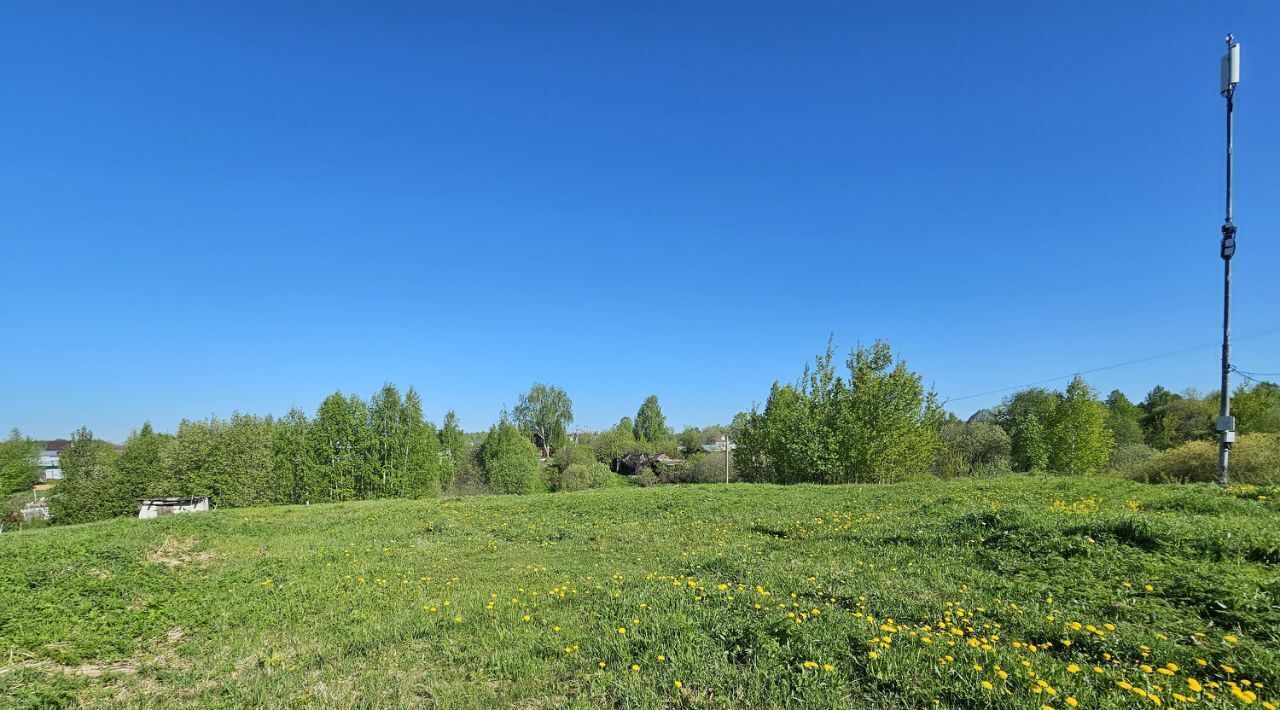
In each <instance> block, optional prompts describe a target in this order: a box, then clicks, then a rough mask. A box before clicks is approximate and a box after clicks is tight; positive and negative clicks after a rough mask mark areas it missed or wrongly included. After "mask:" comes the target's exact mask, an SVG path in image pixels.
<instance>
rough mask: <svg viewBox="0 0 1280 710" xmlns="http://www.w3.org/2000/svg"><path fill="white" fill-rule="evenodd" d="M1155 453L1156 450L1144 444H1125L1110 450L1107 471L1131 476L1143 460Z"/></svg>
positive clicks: (1126, 476)
mask: <svg viewBox="0 0 1280 710" xmlns="http://www.w3.org/2000/svg"><path fill="white" fill-rule="evenodd" d="M1155 455H1156V450H1155V449H1153V448H1151V447H1150V446H1147V445H1146V444H1141V443H1139V444H1125V445H1124V446H1121V447H1120V448H1118V449H1116V450H1115V451H1113V452H1111V463H1110V464H1109V466H1108V468H1109V472H1110V473H1111V474H1113V475H1117V476H1121V477H1123V478H1132V477H1133V475H1134V473H1135V471H1136V470H1137V468H1138V467H1139V466H1141V465H1142V464H1143V463H1144V462H1146V461H1147V460H1149V459H1150V458H1152V457H1153V456H1155Z"/></svg>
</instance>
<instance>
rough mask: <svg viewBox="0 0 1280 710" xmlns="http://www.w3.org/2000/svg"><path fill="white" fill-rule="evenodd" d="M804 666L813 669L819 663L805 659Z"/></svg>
mask: <svg viewBox="0 0 1280 710" xmlns="http://www.w3.org/2000/svg"><path fill="white" fill-rule="evenodd" d="M804 667H805V668H808V669H809V670H813V669H815V668H817V667H818V664H817V662H815V661H805V662H804Z"/></svg>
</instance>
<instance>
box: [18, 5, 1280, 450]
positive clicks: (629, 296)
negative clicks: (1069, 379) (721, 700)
mask: <svg viewBox="0 0 1280 710" xmlns="http://www.w3.org/2000/svg"><path fill="white" fill-rule="evenodd" d="M482 6H483V7H482ZM5 16H6V17H5V22H4V23H2V24H0V61H2V62H3V66H4V71H3V73H2V75H0V84H2V85H3V93H4V99H5V101H4V105H5V108H4V110H3V111H0V195H2V197H0V247H2V251H0V253H3V254H4V260H3V263H4V278H3V281H2V283H3V289H4V290H3V295H4V302H5V303H6V305H7V308H6V309H5V310H6V312H7V315H8V318H7V319H6V320H7V321H8V323H9V327H8V328H6V331H7V335H6V338H5V339H4V345H3V347H2V348H0V425H3V426H5V427H8V426H18V427H21V428H22V429H23V430H24V431H26V432H28V433H30V434H31V435H33V436H40V437H54V436H65V435H66V434H67V433H69V432H70V431H71V430H72V429H73V428H74V427H77V426H79V425H81V424H84V425H88V426H90V427H91V428H93V429H94V430H95V431H96V432H97V433H98V434H99V435H101V436H105V437H107V438H111V439H117V440H118V439H122V438H123V437H124V436H125V435H126V434H127V433H128V432H129V430H130V429H132V428H135V427H137V426H138V425H140V424H141V423H142V422H143V421H144V420H148V419H149V420H151V421H152V422H154V423H155V424H156V425H157V426H158V427H160V428H163V429H172V428H173V427H175V426H176V424H177V422H178V421H179V420H180V419H182V418H184V417H187V418H199V417H204V416H208V415H210V414H219V415H227V414H230V413H231V412H232V411H235V410H239V411H245V412H256V413H267V412H272V413H277V414H279V413H283V412H284V411H286V410H287V409H288V408H289V407H291V406H295V405H296V406H301V407H303V408H304V409H306V410H308V411H313V410H314V408H315V406H316V405H317V404H318V403H319V401H320V400H321V399H322V398H323V397H324V396H325V395H326V394H327V393H329V392H331V391H333V390H334V389H335V388H341V389H342V390H344V391H355V392H358V393H360V394H362V395H366V396H367V395H369V394H371V393H372V392H373V391H375V390H376V388H378V387H379V386H380V385H381V384H382V383H383V381H384V380H391V381H394V382H396V383H397V384H399V385H401V386H402V387H403V386H408V385H415V386H416V387H417V388H418V389H419V390H420V391H421V392H422V393H423V395H424V398H425V400H426V404H427V408H428V413H429V415H430V416H431V417H432V418H433V419H436V420H437V421H438V420H439V418H440V417H441V416H442V415H443V413H444V411H445V410H447V409H450V408H452V409H456V410H457V411H458V413H459V415H460V417H461V419H462V423H463V425H464V426H465V427H466V428H468V429H481V428H484V427H487V426H488V425H489V424H490V423H491V422H492V421H494V420H495V419H496V417H497V414H498V412H499V410H500V408H502V407H503V406H504V405H507V406H510V405H513V404H514V403H515V401H516V398H517V396H518V395H519V393H520V392H521V391H523V390H524V389H525V388H527V387H528V385H529V384H531V383H533V382H535V381H546V382H551V383H555V384H559V385H561V386H563V387H565V388H566V389H567V390H568V391H569V393H570V395H571V396H572V397H573V400H574V403H575V410H576V413H577V415H578V416H577V424H579V425H582V426H585V427H601V426H607V425H608V424H610V423H612V422H615V421H617V419H618V418H619V417H621V416H623V415H633V414H634V413H635V410H636V408H637V407H638V406H639V405H640V402H641V400H642V399H643V398H644V397H645V396H646V395H648V394H650V393H656V394H657V395H659V397H660V398H661V401H662V404H663V407H664V410H665V411H666V414H667V416H668V420H669V421H670V423H671V424H672V425H675V426H680V425H684V424H707V423H711V422H717V421H721V422H723V421H727V420H728V419H730V418H731V417H732V415H733V414H734V413H735V412H737V411H739V410H742V409H746V408H749V407H750V406H751V405H752V403H753V402H758V401H761V400H763V399H764V398H765V396H766V395H767V393H768V389H769V385H770V383H772V382H773V381H774V380H775V379H782V380H791V379H793V378H794V377H796V376H797V375H798V374H799V373H800V370H801V368H802V367H803V366H804V364H805V362H806V361H808V360H809V359H810V358H812V357H813V356H814V355H815V354H816V353H817V352H818V351H820V350H821V349H822V348H823V346H824V345H825V342H826V339H827V335H828V333H831V332H834V333H835V335H836V338H837V341H838V342H839V343H840V344H841V345H842V346H844V347H847V346H849V345H852V344H854V343H856V342H864V343H865V342H869V341H871V340H874V339H876V338H885V339H887V340H889V341H890V343H892V345H893V347H894V348H895V350H897V351H899V352H900V353H901V354H902V355H903V356H905V357H906V358H907V360H908V362H909V364H910V365H911V366H912V367H913V368H914V369H916V370H918V371H919V372H921V373H922V374H923V375H924V377H925V379H926V381H927V382H928V383H931V384H932V385H933V386H935V387H936V388H937V390H938V392H939V393H940V395H942V396H943V397H944V398H945V397H961V396H965V395H970V394H974V393H978V392H984V391H987V390H992V389H996V388H1000V387H1006V386H1011V385H1018V384H1021V383H1025V382H1030V381H1034V380H1039V379H1042V378H1046V377H1052V376H1055V375H1063V374H1069V373H1071V372H1073V371H1078V370H1088V369H1092V368H1095V367H1099V366H1103V365H1108V364H1111V363H1115V362H1121V361H1126V360H1132V359H1136V358H1141V357H1144V356H1147V355H1152V354H1156V353H1162V352H1166V351H1171V350H1177V349H1180V348H1186V347H1189V346H1195V345H1199V344H1210V343H1213V342H1214V341H1215V340H1216V339H1217V338H1218V332H1219V331H1218V327H1219V326H1218V319H1219V318H1220V308H1221V305H1220V303H1221V301H1220V299H1221V285H1220V271H1221V262H1220V261H1219V260H1218V259H1217V240H1218V229H1219V226H1220V224H1221V220H1222V205H1221V202H1222V180H1223V174H1224V170H1223V167H1222V159H1221V156H1222V142H1223V101H1222V99H1221V98H1219V97H1218V95H1217V59H1218V56H1219V55H1220V54H1221V53H1222V50H1223V44H1222V36H1223V35H1224V34H1225V33H1226V32H1227V31H1234V32H1235V33H1236V34H1237V36H1238V37H1239V38H1240V40H1241V42H1242V44H1243V48H1244V60H1243V63H1244V82H1243V84H1242V86H1241V89H1240V95H1239V100H1238V102H1237V106H1238V111H1239V114H1238V124H1237V125H1238V141H1237V146H1238V151H1239V158H1238V172H1237V179H1238V186H1239V189H1238V191H1237V222H1238V224H1239V225H1240V249H1239V253H1238V257H1237V259H1236V262H1235V268H1236V291H1235V294H1236V303H1237V307H1236V309H1235V323H1236V332H1237V333H1240V334H1248V333H1252V332H1260V331H1267V330H1268V329H1272V330H1271V331H1270V333H1269V334H1267V335H1262V336H1259V337H1255V338H1248V339H1244V340H1241V341H1240V342H1239V344H1238V346H1237V356H1236V357H1235V362H1236V363H1237V364H1238V365H1239V366H1240V367H1241V368H1242V369H1247V370H1253V371H1263V372H1275V371H1280V331H1277V330H1274V329H1276V328H1277V327H1278V326H1280V312H1278V311H1277V310H1276V309H1275V304H1277V303H1280V279H1278V278H1276V274H1277V272H1278V271H1280V268H1278V267H1280V246H1277V240H1276V236H1275V235H1276V234H1278V233H1280V229H1278V228H1280V199H1277V189H1278V188H1280V175H1278V174H1277V170H1276V166H1277V165H1280V142H1278V141H1277V140H1276V134H1275V131H1274V128H1273V129H1271V130H1270V131H1268V130H1267V129H1266V128H1265V127H1266V126H1273V127H1274V126H1275V125H1277V124H1278V122H1280V119H1277V113H1278V112H1280V6H1277V5H1275V4H1273V3H1264V2H1253V3H1245V2H1239V3H1201V2H1161V3H1152V2H1142V3H1026V2H1006V3H954V2H938V3H899V2H881V3H834V2H831V3H827V2H823V3H772V4H766V3H750V2H747V3H744V2H727V3H709V2H707V3H630V4H621V3H587V2H582V3H555V2H551V3H534V2H528V3H513V4H498V3H470V2H456V3H395V4H376V3H349V4H347V6H346V7H341V6H339V4H336V3H301V2H300V3H296V4H271V3H257V2H254V3H206V4H204V5H203V7H201V6H191V5H189V4H174V3H145V4H144V3H135V4H132V5H123V4H114V3H113V4H105V3H80V4H69V3H56V4H55V3H21V4H15V5H11V6H9V7H8V8H7V9H6V11H5ZM1217 368H1218V365H1217V353H1216V350H1215V348H1214V347H1212V346H1210V347H1205V348H1202V349H1199V350H1196V351H1193V352H1189V353H1185V354H1182V355H1178V356H1173V357H1168V358H1163V359H1158V360H1152V361H1149V362H1146V363H1143V364H1140V365H1135V366H1130V367H1123V368H1116V369H1112V370H1107V371H1104V372H1099V373H1096V374H1094V375H1091V376H1090V377H1089V379H1090V381H1091V383H1092V384H1094V385H1095V386H1097V387H1099V388H1100V389H1102V390H1103V391H1104V392H1105V391H1107V390H1109V389H1111V388H1115V387H1118V388H1121V389H1123V390H1124V391H1126V392H1127V393H1129V394H1130V396H1132V397H1134V398H1135V399H1136V398H1140V397H1141V396H1142V395H1143V394H1144V393H1145V391H1146V390H1147V389H1149V388H1150V387H1152V386H1153V385H1155V384H1157V383H1160V384H1164V385H1166V386H1169V387H1171V388H1174V389H1181V388H1185V387H1197V388H1200V389H1201V390H1209V389H1213V388H1215V386H1216V377H1217ZM1000 396H1001V395H1000V394H992V395H988V396H984V397H975V398H970V399H965V400H962V401H957V402H955V403H954V404H953V405H951V406H952V408H953V409H954V410H955V411H956V412H957V413H959V414H961V415H967V414H968V413H969V412H971V411H973V410H974V409H975V408H978V407H982V406H990V405H992V404H994V403H996V402H998V401H999V399H1000Z"/></svg>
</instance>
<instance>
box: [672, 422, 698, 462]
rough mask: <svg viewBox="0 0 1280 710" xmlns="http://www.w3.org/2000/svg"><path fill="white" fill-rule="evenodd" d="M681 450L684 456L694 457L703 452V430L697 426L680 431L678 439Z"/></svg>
mask: <svg viewBox="0 0 1280 710" xmlns="http://www.w3.org/2000/svg"><path fill="white" fill-rule="evenodd" d="M676 439H677V441H678V443H679V445H680V450H681V451H683V452H684V455H685V456H686V457H687V456H692V455H693V454H695V453H697V452H699V451H701V450H702V444H703V441H702V430H701V429H699V428H698V427H696V426H687V427H685V428H684V429H682V430H680V434H679V435H678V436H677V437H676Z"/></svg>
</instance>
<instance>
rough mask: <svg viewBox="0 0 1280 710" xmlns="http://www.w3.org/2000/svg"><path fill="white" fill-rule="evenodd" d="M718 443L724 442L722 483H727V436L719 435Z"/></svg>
mask: <svg viewBox="0 0 1280 710" xmlns="http://www.w3.org/2000/svg"><path fill="white" fill-rule="evenodd" d="M720 441H722V442H724V482H725V483H728V482H729V435H728V434H721V435H720Z"/></svg>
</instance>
